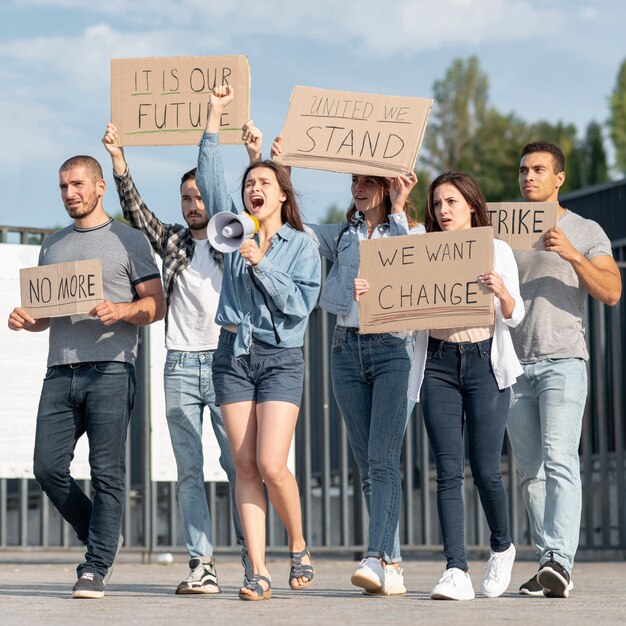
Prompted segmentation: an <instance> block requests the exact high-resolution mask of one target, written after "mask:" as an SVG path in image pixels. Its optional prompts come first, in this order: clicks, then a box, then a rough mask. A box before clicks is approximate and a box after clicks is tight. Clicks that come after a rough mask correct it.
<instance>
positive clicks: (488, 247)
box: [359, 226, 494, 333]
mask: <svg viewBox="0 0 626 626" xmlns="http://www.w3.org/2000/svg"><path fill="white" fill-rule="evenodd" d="M359 246H360V247H359V254H360V265H359V276H360V277H361V278H365V279H367V281H368V282H369V285H370V288H369V290H368V291H367V293H365V294H364V295H362V296H361V298H360V301H359V327H360V329H361V332H362V333H384V332H393V331H402V330H421V329H424V328H457V327H468V326H483V325H487V324H493V320H494V317H493V315H494V314H493V292H492V291H490V290H489V289H487V288H486V287H484V286H483V285H482V284H481V283H479V282H478V276H479V274H482V273H484V272H488V271H489V270H490V269H491V268H492V267H493V230H492V229H491V228H490V227H489V226H483V227H480V228H468V229H464V230H457V231H451V232H437V233H427V234H425V235H405V236H403V237H381V238H380V239H375V240H364V241H361V242H360V243H359Z"/></svg>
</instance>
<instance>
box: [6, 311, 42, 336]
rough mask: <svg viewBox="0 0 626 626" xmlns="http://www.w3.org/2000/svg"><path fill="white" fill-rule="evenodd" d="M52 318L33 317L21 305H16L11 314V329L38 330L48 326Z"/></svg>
mask: <svg viewBox="0 0 626 626" xmlns="http://www.w3.org/2000/svg"><path fill="white" fill-rule="evenodd" d="M49 323H50V320H49V319H48V318H41V319H38V320H35V319H33V318H32V317H31V316H30V315H29V314H28V313H27V312H26V311H25V310H24V309H22V308H21V307H15V308H14V309H13V311H11V314H10V315H9V328H10V329H11V330H30V331H32V332H37V331H40V330H45V329H46V328H48V325H49Z"/></svg>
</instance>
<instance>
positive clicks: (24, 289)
mask: <svg viewBox="0 0 626 626" xmlns="http://www.w3.org/2000/svg"><path fill="white" fill-rule="evenodd" d="M20 292H21V299H22V308H23V309H26V311H27V312H28V314H29V315H30V316H31V317H33V318H34V319H39V318H42V317H62V316H64V315H76V314H78V313H89V311H91V310H92V309H93V308H94V307H95V306H97V305H98V304H100V303H101V302H102V301H103V300H104V297H103V289H102V265H101V263H100V259H90V260H88V261H70V262H68V263H54V264H52V265H40V266H39V267H27V268H24V269H21V270H20Z"/></svg>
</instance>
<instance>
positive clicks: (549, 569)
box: [537, 553, 570, 598]
mask: <svg viewBox="0 0 626 626" xmlns="http://www.w3.org/2000/svg"><path fill="white" fill-rule="evenodd" d="M550 556H551V557H552V558H551V559H550V560H549V561H547V562H546V563H544V564H543V565H542V566H541V567H540V568H539V571H538V572H537V581H538V582H539V584H540V585H541V586H542V587H543V595H544V596H546V597H547V598H567V597H568V596H569V590H570V575H569V572H568V571H567V570H566V569H565V568H564V567H563V566H562V565H561V564H560V563H558V562H557V561H555V560H554V555H553V554H552V553H550Z"/></svg>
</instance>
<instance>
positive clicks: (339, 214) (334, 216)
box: [320, 204, 346, 224]
mask: <svg viewBox="0 0 626 626" xmlns="http://www.w3.org/2000/svg"><path fill="white" fill-rule="evenodd" d="M345 219H346V212H345V210H343V209H340V208H339V207H338V206H337V205H336V204H331V205H330V206H329V207H328V208H327V209H326V214H325V215H324V217H322V219H321V222H320V223H321V224H341V222H343V221H345Z"/></svg>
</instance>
